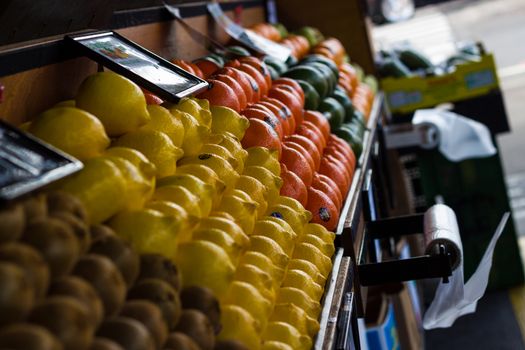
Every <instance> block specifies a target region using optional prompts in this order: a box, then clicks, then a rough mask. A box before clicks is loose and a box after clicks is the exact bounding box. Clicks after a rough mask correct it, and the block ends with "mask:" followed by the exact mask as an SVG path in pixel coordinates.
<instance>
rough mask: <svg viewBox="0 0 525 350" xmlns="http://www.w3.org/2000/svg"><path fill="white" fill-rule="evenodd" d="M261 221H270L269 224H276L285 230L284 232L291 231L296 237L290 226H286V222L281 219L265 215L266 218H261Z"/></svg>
mask: <svg viewBox="0 0 525 350" xmlns="http://www.w3.org/2000/svg"><path fill="white" fill-rule="evenodd" d="M261 220H268V221H271V222H275V223H276V224H278V225H279V226H281V227H282V228H283V229H285V230H286V231H291V232H293V233H294V234H295V235H297V234H296V233H295V232H294V230H293V228H292V226H290V224H288V223H287V222H286V221H284V220H283V219H279V218H277V217H275V216H270V215H266V216H263V217H262V218H261Z"/></svg>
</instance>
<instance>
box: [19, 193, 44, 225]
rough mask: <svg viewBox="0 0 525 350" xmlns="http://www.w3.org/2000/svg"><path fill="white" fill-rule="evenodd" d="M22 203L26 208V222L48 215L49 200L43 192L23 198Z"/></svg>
mask: <svg viewBox="0 0 525 350" xmlns="http://www.w3.org/2000/svg"><path fill="white" fill-rule="evenodd" d="M21 205H22V208H23V209H24V214H25V218H26V222H31V221H33V220H35V219H41V218H45V217H46V216H47V201H46V196H45V195H43V194H37V195H33V196H31V197H29V198H27V199H25V200H23V201H22V203H21Z"/></svg>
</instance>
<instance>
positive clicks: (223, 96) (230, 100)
mask: <svg viewBox="0 0 525 350" xmlns="http://www.w3.org/2000/svg"><path fill="white" fill-rule="evenodd" d="M208 83H210V86H209V88H208V90H206V91H204V92H202V93H200V94H199V95H197V97H198V98H202V99H206V100H208V101H209V102H210V104H211V105H214V106H225V107H230V108H231V109H233V110H234V111H236V112H237V113H238V112H240V110H241V108H240V106H239V99H238V98H237V96H236V95H235V91H233V89H232V88H231V87H229V86H228V85H227V84H226V83H224V82H222V81H220V80H215V79H209V80H208Z"/></svg>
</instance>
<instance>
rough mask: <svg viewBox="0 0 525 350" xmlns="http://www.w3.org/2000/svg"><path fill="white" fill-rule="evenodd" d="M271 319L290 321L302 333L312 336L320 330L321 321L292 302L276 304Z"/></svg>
mask: <svg viewBox="0 0 525 350" xmlns="http://www.w3.org/2000/svg"><path fill="white" fill-rule="evenodd" d="M270 321H275V322H285V323H288V324H290V325H293V326H294V327H295V328H296V329H297V330H298V331H299V332H300V333H301V334H303V335H308V336H310V337H313V336H315V335H316V334H317V332H318V331H319V322H317V320H315V319H313V318H311V317H310V316H308V314H307V313H306V311H304V310H303V309H301V308H300V307H299V306H296V305H295V304H292V303H278V304H275V307H274V309H273V314H272V316H271V317H270Z"/></svg>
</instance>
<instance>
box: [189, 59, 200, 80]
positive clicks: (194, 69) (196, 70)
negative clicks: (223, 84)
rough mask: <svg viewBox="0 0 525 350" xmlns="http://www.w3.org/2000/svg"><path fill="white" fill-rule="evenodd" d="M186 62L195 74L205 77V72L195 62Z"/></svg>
mask: <svg viewBox="0 0 525 350" xmlns="http://www.w3.org/2000/svg"><path fill="white" fill-rule="evenodd" d="M186 63H187V64H188V65H189V66H190V67H191V69H192V70H193V74H195V75H196V76H198V77H199V78H201V79H204V74H203V73H202V71H201V69H200V68H199V67H198V66H197V65H196V64H195V63H193V62H186Z"/></svg>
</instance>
